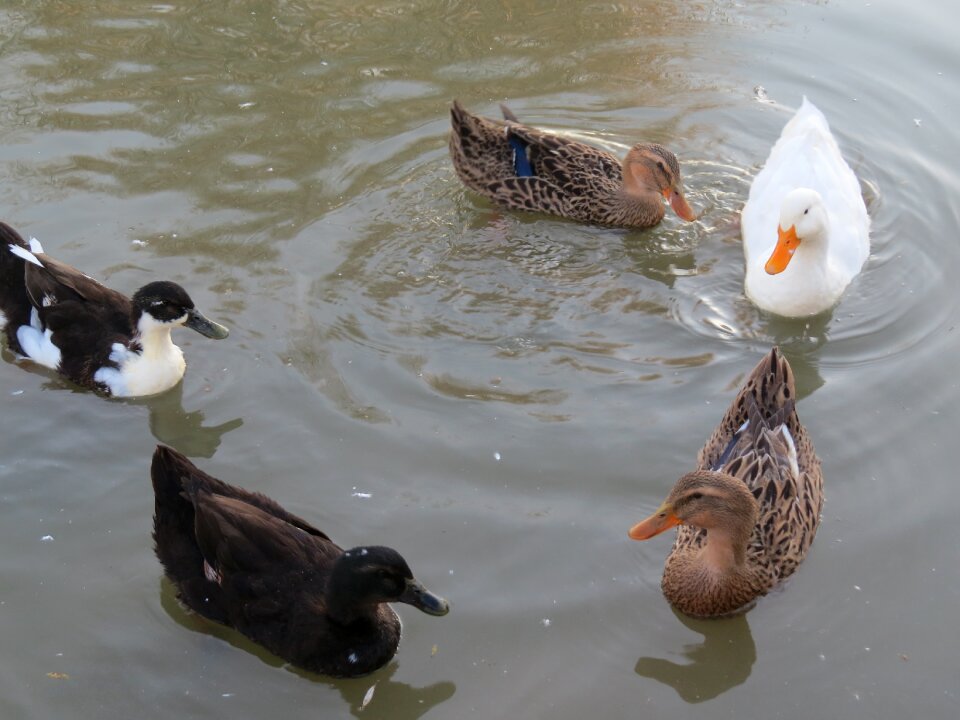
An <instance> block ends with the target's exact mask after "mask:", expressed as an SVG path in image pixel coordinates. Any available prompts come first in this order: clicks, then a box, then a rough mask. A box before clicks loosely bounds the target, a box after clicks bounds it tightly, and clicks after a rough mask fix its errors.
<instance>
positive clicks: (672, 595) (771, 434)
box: [629, 348, 823, 618]
mask: <svg viewBox="0 0 960 720" xmlns="http://www.w3.org/2000/svg"><path fill="white" fill-rule="evenodd" d="M795 397H796V389H795V387H794V381H793V371H792V370H791V368H790V364H789V363H788V362H787V360H786V358H784V357H783V355H781V354H780V351H779V350H778V349H777V348H773V350H771V351H770V353H769V354H768V355H766V356H765V357H764V358H763V360H761V361H760V363H759V364H758V365H757V366H756V367H755V368H754V370H753V372H751V373H750V377H748V378H747V381H746V383H745V384H744V386H743V388H742V389H741V390H740V392H739V394H738V395H737V397H736V398H735V399H734V401H733V404H732V405H731V406H730V408H729V409H728V410H727V413H726V415H724V416H723V420H722V421H721V422H720V425H719V426H718V427H717V429H716V430H714V431H713V435H711V436H710V439H709V440H708V441H707V444H706V445H704V446H703V449H702V450H701V451H700V455H699V456H698V458H697V469H696V470H694V471H693V472H691V473H687V474H686V475H684V476H683V477H681V478H680V479H679V480H678V481H677V484H676V485H675V486H674V488H673V490H671V491H670V495H669V496H668V497H667V499H666V501H664V503H663V504H662V505H661V506H660V507H659V508H657V510H656V512H654V513H653V515H651V516H650V517H648V518H647V519H646V520H644V521H643V522H641V523H638V524H637V525H634V526H633V528H631V530H630V533H629V534H630V537H631V538H633V539H634V540H647V539H649V538H651V537H653V536H654V535H658V534H659V533H662V532H663V531H665V530H667V529H668V528H671V527H674V526H675V525H679V527H678V528H677V537H676V540H675V541H674V543H673V549H672V550H671V551H670V556H669V557H668V558H667V562H666V565H665V567H664V570H663V581H662V583H661V587H662V588H663V594H664V595H665V596H666V597H667V600H669V601H670V604H671V605H673V606H674V607H675V608H676V609H677V610H679V611H680V612H682V613H684V614H685V615H690V616H692V617H703V618H705V617H722V616H726V615H735V614H738V613H741V612H745V611H746V610H749V609H750V608H751V607H752V606H753V604H754V603H755V602H756V600H757V599H758V598H759V597H761V596H763V595H766V594H767V593H768V592H769V591H770V590H772V589H773V588H774V587H776V586H777V585H778V584H780V583H781V582H783V581H784V580H785V579H786V578H788V577H789V576H790V575H792V574H793V572H794V570H796V569H797V566H798V565H799V564H800V562H801V561H802V560H803V558H804V557H805V556H806V554H807V551H808V550H809V549H810V544H811V543H812V542H813V538H814V535H816V533H817V527H818V526H819V525H820V510H821V508H822V506H823V476H822V474H821V472H820V459H819V458H818V457H817V456H816V453H815V452H814V450H813V443H812V441H811V440H810V438H809V436H808V435H807V431H806V429H805V428H804V427H803V425H801V424H800V420H799V418H798V417H797V412H796V408H795V407H794V400H795Z"/></svg>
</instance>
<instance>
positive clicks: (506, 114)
mask: <svg viewBox="0 0 960 720" xmlns="http://www.w3.org/2000/svg"><path fill="white" fill-rule="evenodd" d="M500 112H502V113H503V119H504V120H509V121H510V122H515V123H518V122H520V121H519V120H518V119H517V116H516V115H514V114H513V110H511V109H510V108H508V107H507V106H506V105H504V104H503V103H500Z"/></svg>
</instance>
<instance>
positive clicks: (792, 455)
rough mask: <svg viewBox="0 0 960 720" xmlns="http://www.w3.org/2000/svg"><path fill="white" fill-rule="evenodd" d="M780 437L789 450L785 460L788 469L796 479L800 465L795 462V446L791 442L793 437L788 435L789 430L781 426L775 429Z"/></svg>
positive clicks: (798, 475)
mask: <svg viewBox="0 0 960 720" xmlns="http://www.w3.org/2000/svg"><path fill="white" fill-rule="evenodd" d="M777 430H778V431H779V433H780V435H781V436H782V437H783V439H784V440H785V441H786V443H787V447H788V448H789V449H790V450H789V455H787V459H788V460H789V461H790V469H791V470H792V471H793V476H794V477H796V478H799V477H800V463H799V462H797V445H796V443H795V442H794V441H793V435H792V434H791V433H790V429H789V428H788V427H787V426H786V425H781V426H780V427H779V428H777Z"/></svg>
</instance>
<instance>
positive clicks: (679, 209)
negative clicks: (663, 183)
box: [663, 188, 697, 222]
mask: <svg viewBox="0 0 960 720" xmlns="http://www.w3.org/2000/svg"><path fill="white" fill-rule="evenodd" d="M663 197H664V198H666V199H667V200H668V201H669V202H670V207H672V208H673V211H674V212H675V213H676V214H677V215H678V216H679V217H680V218H682V219H684V220H686V221H687V222H693V221H694V220H696V219H697V214H696V213H695V212H694V211H693V208H692V207H690V205H689V204H688V203H687V199H686V198H685V197H684V196H683V193H682V192H680V191H679V190H673V189H671V188H667V189H666V190H664V191H663Z"/></svg>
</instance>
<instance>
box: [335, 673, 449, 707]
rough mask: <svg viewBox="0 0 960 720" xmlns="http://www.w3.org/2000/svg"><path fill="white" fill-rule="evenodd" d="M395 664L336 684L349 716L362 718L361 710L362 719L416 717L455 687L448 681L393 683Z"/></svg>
mask: <svg viewBox="0 0 960 720" xmlns="http://www.w3.org/2000/svg"><path fill="white" fill-rule="evenodd" d="M397 667H399V665H398V664H397V662H396V661H394V662H391V663H390V664H389V665H387V666H386V667H385V668H383V669H381V670H378V671H377V672H375V673H374V674H372V675H370V676H368V677H366V678H358V679H356V680H340V681H338V682H337V683H336V686H337V690H339V691H340V694H341V695H342V696H343V699H344V701H346V702H347V703H348V704H349V705H350V713H351V714H352V715H354V716H355V717H361V713H362V717H364V718H390V720H415V719H416V718H419V717H422V716H424V715H426V714H427V713H428V712H429V711H430V710H431V709H433V708H434V707H436V706H437V705H439V704H440V703H442V702H444V701H446V700H449V699H450V698H451V697H453V694H454V693H455V692H456V691H457V686H456V685H455V684H454V683H452V682H450V681H448V680H444V681H441V682H436V683H433V684H432V685H427V686H426V687H419V688H418V687H413V686H411V685H408V684H407V683H402V682H395V681H393V680H391V679H390V678H392V677H393V674H394V673H395V672H396V671H397ZM370 693H372V694H370Z"/></svg>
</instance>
